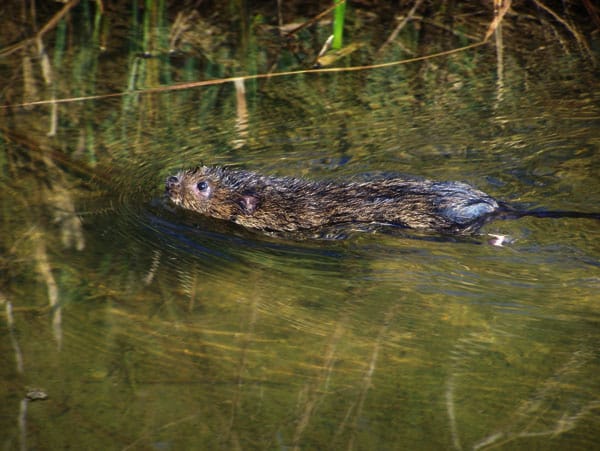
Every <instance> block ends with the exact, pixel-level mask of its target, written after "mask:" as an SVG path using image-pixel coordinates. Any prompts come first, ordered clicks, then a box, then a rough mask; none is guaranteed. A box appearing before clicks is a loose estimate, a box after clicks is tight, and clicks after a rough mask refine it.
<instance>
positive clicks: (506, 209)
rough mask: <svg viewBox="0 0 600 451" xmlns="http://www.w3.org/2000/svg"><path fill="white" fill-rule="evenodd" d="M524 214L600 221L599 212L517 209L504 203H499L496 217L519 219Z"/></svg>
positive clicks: (537, 216)
mask: <svg viewBox="0 0 600 451" xmlns="http://www.w3.org/2000/svg"><path fill="white" fill-rule="evenodd" d="M525 216H533V217H534V218H584V219H596V220H598V221H600V213H586V212H582V211H572V210H545V209H543V208H536V209H533V210H527V209H519V208H518V207H515V206H513V205H509V204H505V203H502V204H500V210H499V211H498V213H497V216H496V217H497V218H498V219H519V218H523V217H525Z"/></svg>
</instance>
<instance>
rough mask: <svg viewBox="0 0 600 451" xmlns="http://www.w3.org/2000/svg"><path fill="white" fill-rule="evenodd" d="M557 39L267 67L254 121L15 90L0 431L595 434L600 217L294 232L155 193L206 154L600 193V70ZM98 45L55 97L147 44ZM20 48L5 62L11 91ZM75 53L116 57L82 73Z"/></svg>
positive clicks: (120, 87) (372, 445)
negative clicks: (451, 228)
mask: <svg viewBox="0 0 600 451" xmlns="http://www.w3.org/2000/svg"><path fill="white" fill-rule="evenodd" d="M88 6H89V5H88ZM81 14H83V13H81ZM355 27H356V29H359V24H356V25H355ZM369 30H371V31H370V32H372V33H375V34H377V33H379V34H385V30H375V31H373V27H371V28H370V29H369ZM355 33H356V35H357V37H356V38H355V39H357V40H358V39H359V37H358V36H360V35H359V33H358V31H355ZM554 44H555V43H553V42H552V41H548V42H545V45H547V46H548V48H547V49H546V50H544V49H542V48H540V49H539V50H538V53H539V55H537V56H536V55H533V56H532V55H523V54H522V53H521V50H522V49H521V48H518V47H517V46H515V47H511V46H510V45H507V49H506V55H505V61H504V66H505V67H504V74H503V83H504V85H503V87H499V85H498V72H497V70H496V65H495V61H496V52H495V50H494V48H493V46H486V47H482V48H479V49H475V50H472V51H469V52H467V53H465V54H460V55H459V56H454V57H449V58H443V59H436V60H434V61H430V62H426V63H418V64H416V65H409V66H399V67H392V68H386V69H378V70H372V71H364V72H358V73H338V74H321V75H317V74H312V75H302V76H290V77H285V78H274V79H270V80H260V81H255V82H248V83H246V86H245V88H246V94H245V98H246V100H247V105H246V107H247V115H245V114H243V113H240V109H239V108H240V103H239V101H236V92H235V89H234V87H233V85H231V84H225V85H220V86H216V87H205V88H196V89H193V90H186V91H178V92H164V93H153V94H142V95H133V94H132V95H129V96H125V97H120V98H112V99H103V100H94V101H92V100H90V101H85V102H75V103H70V104H66V105H60V106H58V121H57V133H56V136H55V137H45V136H44V135H45V134H46V133H47V132H48V130H49V127H50V123H51V114H50V113H51V108H50V107H49V106H47V105H43V106H36V107H33V108H32V109H28V110H25V109H9V110H3V111H2V114H3V118H4V125H3V128H2V136H1V139H2V142H1V149H2V150H1V153H0V155H1V158H2V168H3V169H2V179H1V183H2V188H1V189H0V199H1V204H0V208H1V211H2V223H1V227H2V229H1V231H0V235H1V236H2V237H1V238H0V244H1V248H2V256H1V265H0V269H1V271H2V276H1V279H0V280H1V285H0V304H1V306H2V309H3V314H2V320H1V322H0V349H1V352H0V355H1V356H2V364H1V365H0V372H1V373H0V374H1V378H2V384H0V387H1V388H0V396H1V398H0V399H1V400H2V402H0V406H1V407H0V409H1V413H0V437H1V440H2V447H3V448H4V449H67V448H71V449H160V450H178V449H306V450H308V449H360V450H374V449H378V450H387V449H457V450H461V449H506V450H508V449H510V450H514V449H524V450H525V449H526V450H531V449H544V450H564V449H578V450H589V449H598V447H599V445H598V439H599V438H600V420H599V418H600V416H599V415H598V413H599V411H600V376H599V374H600V354H599V349H600V327H599V326H600V324H599V323H600V224H599V223H598V222H597V221H592V220H584V219H533V218H526V219H522V220H518V221H499V222H493V223H490V224H488V225H486V226H485V228H484V229H483V230H482V234H481V235H479V236H476V237H472V238H460V239H458V238H457V239H453V238H450V237H439V236H435V235H426V236H423V235H415V234H411V233H408V232H406V231H398V230H396V231H385V230H383V231H381V232H378V233H365V232H360V231H355V232H350V233H349V234H348V235H349V236H348V238H347V239H344V240H311V239H302V240H300V239H298V240H296V239H294V238H293V237H289V238H283V237H271V236H265V235H261V234H258V233H254V232H251V231H246V230H243V229H240V228H237V227H234V226H231V225H227V224H221V223H215V222H211V221H207V220H201V219H197V218H190V217H189V216H182V215H181V214H180V213H179V212H176V211H172V210H170V209H168V208H166V207H165V206H164V205H162V204H161V203H160V201H159V199H160V196H161V192H162V183H163V180H164V178H165V177H166V176H167V175H168V174H170V173H171V172H173V171H174V170H176V169H179V168H181V167H187V166H193V165H197V164H199V163H204V164H230V165H236V166H241V167H245V168H251V169H254V170H258V171H261V172H264V173H270V174H278V175H295V176H303V177H309V178H314V179H319V178H345V177H360V176H363V175H364V174H368V173H380V172H389V173H400V174H413V175H420V176H424V177H428V178H434V179H440V180H463V181H467V182H469V183H471V184H473V185H475V186H476V187H478V188H480V189H482V190H484V191H486V192H488V193H490V194H492V195H494V196H496V197H498V198H501V199H504V200H507V201H509V202H514V203H518V204H522V205H526V206H530V207H539V206H543V207H546V208H548V209H564V210H578V211H594V212H598V211H600V178H599V176H598V175H599V174H600V106H599V105H600V89H599V87H600V84H599V81H600V80H599V78H598V74H597V73H595V72H594V69H593V67H592V66H591V65H590V64H589V62H588V61H587V60H585V59H584V58H583V57H581V58H580V57H579V56H578V55H577V54H571V55H565V54H564V53H563V52H562V50H561V49H557V48H556V47H554V46H553V45H554ZM53 45H58V44H56V43H54V44H53ZM247 45H249V46H250V49H251V50H252V51H256V52H257V55H256V61H258V63H256V64H257V66H258V68H257V70H258V72H266V69H265V68H266V63H264V64H265V66H264V67H263V66H262V65H261V64H263V62H262V60H261V57H263V56H264V55H263V54H262V53H261V52H260V47H258V48H256V47H252V45H256V44H252V42H250V43H249V44H247ZM432 46H435V42H434V43H433V44H432ZM86 48H88V47H86V45H85V43H83V44H77V43H72V47H70V49H71V53H70V54H69V55H66V56H65V60H64V63H63V64H62V65H61V66H56V67H55V71H56V72H55V78H56V79H57V80H59V81H57V82H56V86H55V87H56V89H57V92H58V93H60V94H57V97H58V98H66V97H69V96H75V95H81V94H97V93H100V92H108V91H111V90H112V91H113V92H115V91H125V90H126V88H127V83H125V82H126V81H127V80H129V81H131V80H132V79H134V78H135V77H134V74H135V75H136V76H139V77H140V79H141V75H140V74H141V73H142V72H141V69H140V72H137V70H138V69H139V68H138V69H134V68H133V64H134V63H133V62H132V61H134V59H131V55H130V54H127V53H126V52H124V53H122V54H121V53H118V54H114V55H104V56H102V55H101V56H98V55H95V56H94V55H92V54H90V53H86V52H89V48H88V50H86ZM421 50H422V49H420V50H419V51H421ZM360 52H363V53H360ZM544 52H547V53H544ZM51 53H52V52H51ZM231 53H232V54H235V49H234V50H232V51H231ZM54 55H56V53H54ZM128 55H129V56H128ZM368 55H370V53H369V51H367V50H362V51H359V54H354V55H353V56H352V57H351V59H349V60H348V61H346V62H345V64H348V65H350V64H353V65H357V64H363V63H364V62H365V60H367V59H368ZM526 56H527V58H526ZM402 57H406V55H404V54H403V53H402V52H400V51H399V50H397V49H396V50H393V49H390V50H389V51H388V53H386V54H385V55H384V56H383V57H382V58H383V59H388V60H393V59H399V58H402ZM11 58H12V59H5V60H4V63H6V64H5V65H4V66H2V71H1V74H2V75H1V76H0V77H1V78H3V79H4V80H10V81H11V85H16V84H17V83H16V82H15V81H14V80H15V79H14V78H10V74H11V72H10V68H11V67H14V65H16V64H19V63H20V59H19V58H21V56H15V55H13V56H12V57H11ZM78 58H84V59H85V58H90V59H91V61H95V62H96V64H98V66H97V68H95V69H93V70H90V71H89V72H88V76H86V75H85V74H82V73H80V72H78V70H79V69H77V68H78V67H79V66H78V64H80V63H78V61H79V60H78ZM128 58H129V59H128ZM523 59H525V61H523ZM549 59H551V63H549V62H548V61H549ZM86 61H87V60H86ZM135 61H136V62H135V64H139V65H145V66H144V70H145V72H143V73H145V74H146V76H147V77H148V78H146V81H148V79H150V78H151V77H150V76H149V75H148V74H153V73H154V74H157V79H160V80H161V81H162V82H163V83H167V81H168V80H167V78H168V77H166V75H165V74H170V76H171V77H172V78H175V79H174V80H171V81H172V82H174V81H181V79H177V76H181V77H183V75H182V73H183V74H185V73H184V72H181V73H180V72H178V70H179V69H181V67H188V66H190V65H191V66H193V65H194V64H196V65H197V67H198V68H200V67H202V68H203V69H204V70H206V72H205V73H200V72H201V71H200V69H198V71H197V72H196V73H195V77H196V78H195V79H200V78H204V77H206V78H214V77H216V76H217V73H216V72H209V71H208V69H207V67H208V66H210V65H207V64H205V65H202V64H200V63H198V62H197V61H195V60H193V59H191V60H186V59H185V58H184V59H183V60H182V61H179V60H175V61H174V60H168V59H167V60H159V59H148V60H139V59H138V60H135ZM253 61H254V60H253ZM246 63H247V60H244V59H241V60H239V61H237V62H236V64H238V65H239V67H240V68H243V67H244V64H246ZM279 64H280V66H281V65H282V64H283V63H282V62H281V61H280V62H279ZM11 65H12V66H11ZM153 65H154V67H152V66H153ZM59 67H60V69H59ZM212 67H216V68H217V69H215V71H217V72H218V70H222V71H223V70H225V71H226V69H223V68H222V67H221V66H219V65H218V64H217V63H216V62H215V63H214V66H212ZM219 68H221V69H219ZM286 68H288V67H282V69H286ZM291 68H295V67H294V66H293V65H292V67H291ZM243 72H244V71H243V69H239V72H236V73H243ZM192 73H193V72H192ZM91 75H97V76H98V77H99V78H101V77H104V78H105V79H106V81H105V82H97V81H96V80H95V79H93V77H91ZM13 77H15V75H14V73H13ZM16 79H17V80H21V76H16ZM17 91H18V90H16V88H15V91H12V90H5V91H3V92H4V95H3V98H2V102H3V104H14V103H17V99H18V101H19V102H20V101H22V100H23V98H22V97H19V98H17V97H9V96H8V94H7V93H9V92H11V93H12V92H17ZM48 92H49V88H43V86H42V89H41V92H40V95H39V97H40V98H49V97H48V96H47V94H48ZM240 121H241V122H244V121H245V122H247V125H246V126H244V125H240ZM487 234H503V235H507V236H510V237H511V239H512V240H513V241H512V242H511V243H510V244H508V245H506V246H504V247H497V246H492V245H489V244H487V242H488V239H489V238H490V237H489V236H488V235H487ZM34 389H37V390H41V391H42V392H43V393H44V394H45V395H47V399H45V400H36V399H33V398H35V397H36V395H35V393H34V392H33V390H34ZM28 396H29V397H28ZM30 398H31V399H30Z"/></svg>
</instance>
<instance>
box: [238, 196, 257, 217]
mask: <svg viewBox="0 0 600 451" xmlns="http://www.w3.org/2000/svg"><path fill="white" fill-rule="evenodd" d="M238 205H239V206H240V208H241V209H242V213H243V214H245V215H251V214H252V213H254V212H255V211H256V209H257V208H258V198H257V197H256V196H255V195H253V194H244V195H242V197H241V198H240V200H239V202H238Z"/></svg>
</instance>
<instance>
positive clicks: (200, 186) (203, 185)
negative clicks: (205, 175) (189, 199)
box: [196, 182, 208, 191]
mask: <svg viewBox="0 0 600 451" xmlns="http://www.w3.org/2000/svg"><path fill="white" fill-rule="evenodd" d="M196 188H198V191H204V190H205V189H206V188H208V183H206V182H198V184H197V185H196Z"/></svg>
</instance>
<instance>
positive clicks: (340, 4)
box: [331, 0, 346, 50]
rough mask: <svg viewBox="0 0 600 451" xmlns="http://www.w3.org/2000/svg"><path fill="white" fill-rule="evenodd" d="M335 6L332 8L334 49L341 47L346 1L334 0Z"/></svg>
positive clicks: (332, 45)
mask: <svg viewBox="0 0 600 451" xmlns="http://www.w3.org/2000/svg"><path fill="white" fill-rule="evenodd" d="M336 4H337V6H336V7H335V9H334V10H333V43H332V44H331V47H332V48H333V49H334V50H339V49H341V48H342V37H343V35H344V16H345V14H346V1H345V0H336Z"/></svg>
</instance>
